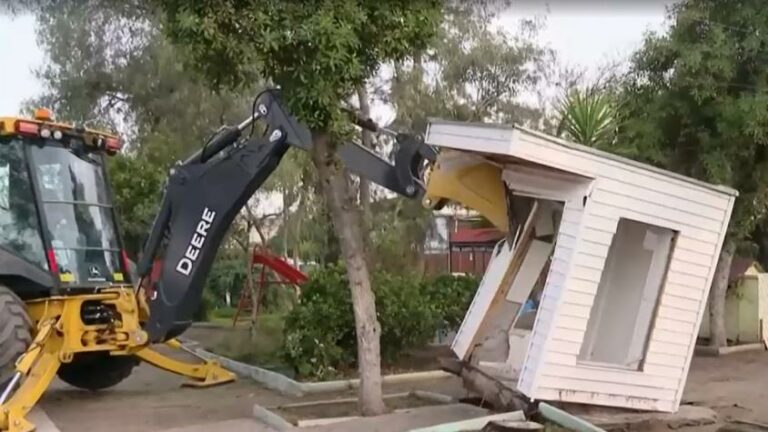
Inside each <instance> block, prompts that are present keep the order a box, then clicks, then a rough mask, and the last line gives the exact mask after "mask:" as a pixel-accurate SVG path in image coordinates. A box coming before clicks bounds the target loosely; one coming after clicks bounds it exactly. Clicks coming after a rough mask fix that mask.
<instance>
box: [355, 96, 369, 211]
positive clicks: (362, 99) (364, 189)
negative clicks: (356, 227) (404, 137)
mask: <svg viewBox="0 0 768 432" xmlns="http://www.w3.org/2000/svg"><path fill="white" fill-rule="evenodd" d="M357 99H358V101H359V103H360V116H361V117H363V118H364V119H368V118H370V117H371V105H370V103H369V102H368V91H366V89H365V84H361V85H360V86H358V87H357ZM360 138H361V142H362V144H363V147H365V148H369V149H373V136H372V134H371V132H370V131H368V130H365V129H363V130H362V132H361V136H360ZM360 206H361V207H362V208H363V218H364V221H365V224H366V226H367V225H368V224H369V223H371V183H370V182H369V181H368V180H367V179H364V178H362V177H361V178H360Z"/></svg>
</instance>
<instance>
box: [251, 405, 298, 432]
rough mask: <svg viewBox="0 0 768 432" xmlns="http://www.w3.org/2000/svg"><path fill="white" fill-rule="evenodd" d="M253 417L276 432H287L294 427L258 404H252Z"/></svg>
mask: <svg viewBox="0 0 768 432" xmlns="http://www.w3.org/2000/svg"><path fill="white" fill-rule="evenodd" d="M253 417H254V418H255V419H256V420H258V421H260V422H262V423H264V424H265V425H267V426H269V427H271V428H272V429H275V430H276V431H278V432H283V431H289V430H292V429H293V427H294V426H293V425H292V424H290V423H288V422H287V421H286V420H285V419H284V418H282V417H280V416H279V415H277V414H275V413H273V412H272V411H270V410H268V409H266V408H264V407H263V406H261V405H258V404H253Z"/></svg>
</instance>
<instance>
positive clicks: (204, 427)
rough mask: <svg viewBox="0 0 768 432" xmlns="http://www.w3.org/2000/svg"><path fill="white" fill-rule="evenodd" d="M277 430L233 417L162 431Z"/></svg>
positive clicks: (263, 431)
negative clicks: (231, 418)
mask: <svg viewBox="0 0 768 432" xmlns="http://www.w3.org/2000/svg"><path fill="white" fill-rule="evenodd" d="M210 431H227V432H275V430H274V429H272V428H270V427H269V426H267V425H265V424H264V423H261V422H259V421H257V420H254V419H247V418H246V419H233V420H225V421H220V422H213V423H204V424H198V425H194V426H183V427H177V428H171V429H163V430H161V431H160V432H210Z"/></svg>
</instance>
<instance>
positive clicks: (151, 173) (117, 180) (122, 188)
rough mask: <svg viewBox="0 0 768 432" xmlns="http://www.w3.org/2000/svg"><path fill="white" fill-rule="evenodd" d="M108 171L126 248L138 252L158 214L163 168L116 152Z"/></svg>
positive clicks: (142, 159)
mask: <svg viewBox="0 0 768 432" xmlns="http://www.w3.org/2000/svg"><path fill="white" fill-rule="evenodd" d="M108 171H109V179H110V182H111V187H112V193H113V194H114V199H115V204H116V206H117V211H118V214H119V215H120V218H119V220H120V221H121V223H120V226H121V228H122V233H123V242H124V243H125V248H126V250H127V251H128V253H129V254H130V255H131V256H137V255H136V254H137V253H138V252H139V251H140V250H141V248H142V246H143V244H144V240H145V237H146V235H147V231H148V229H149V228H148V227H150V226H151V225H152V221H153V220H154V218H155V215H156V214H157V207H158V203H159V202H160V198H161V193H162V187H163V183H164V182H165V169H163V167H159V166H157V165H152V164H148V163H146V160H145V158H143V157H141V156H137V155H117V156H115V157H112V158H109V159H108Z"/></svg>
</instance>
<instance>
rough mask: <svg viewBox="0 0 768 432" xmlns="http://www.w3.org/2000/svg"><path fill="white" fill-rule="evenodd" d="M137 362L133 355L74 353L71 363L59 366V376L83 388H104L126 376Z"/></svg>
mask: <svg viewBox="0 0 768 432" xmlns="http://www.w3.org/2000/svg"><path fill="white" fill-rule="evenodd" d="M138 363H139V360H138V359H137V358H136V357H134V356H130V355H129V356H111V355H109V353H108V352H94V353H82V354H77V355H75V358H74V359H72V362H71V363H64V364H62V365H61V367H60V368H59V372H58V375H59V378H61V380H62V381H64V382H65V383H67V384H69V385H71V386H74V387H77V388H81V389H83V390H91V391H97V390H104V389H106V388H109V387H113V386H116V385H117V384H119V383H120V382H121V381H123V380H124V379H126V378H128V377H129V376H130V375H131V372H132V371H133V368H134V367H135V366H136V365H137V364H138Z"/></svg>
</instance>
